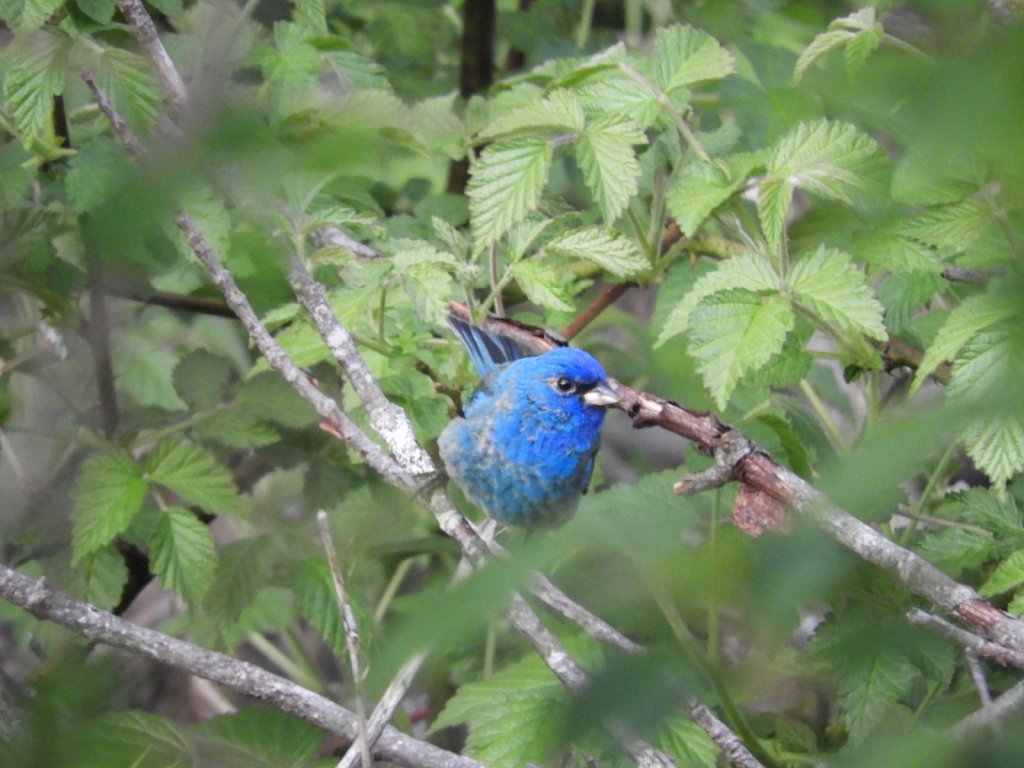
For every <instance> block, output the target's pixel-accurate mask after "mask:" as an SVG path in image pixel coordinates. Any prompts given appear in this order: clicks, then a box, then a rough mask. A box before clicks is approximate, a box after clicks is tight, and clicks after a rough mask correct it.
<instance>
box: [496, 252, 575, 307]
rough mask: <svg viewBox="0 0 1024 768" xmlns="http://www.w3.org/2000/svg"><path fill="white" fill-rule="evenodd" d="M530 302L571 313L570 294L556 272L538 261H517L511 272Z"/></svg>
mask: <svg viewBox="0 0 1024 768" xmlns="http://www.w3.org/2000/svg"><path fill="white" fill-rule="evenodd" d="M509 271H510V272H511V273H512V276H513V277H514V278H515V280H516V282H517V283H519V287H520V288H522V289H523V293H525V294H526V295H527V297H528V298H529V299H530V301H532V302H534V303H536V304H540V305H541V306H542V307H548V308H550V309H557V310H561V311H562V312H569V311H571V310H572V304H571V303H569V296H568V292H567V291H566V289H565V286H564V285H562V283H561V282H559V280H558V275H556V274H555V272H554V270H552V269H551V268H550V267H548V266H545V265H543V264H539V263H537V262H536V261H526V260H523V261H517V262H516V263H515V264H513V265H512V267H511V268H510V270H509Z"/></svg>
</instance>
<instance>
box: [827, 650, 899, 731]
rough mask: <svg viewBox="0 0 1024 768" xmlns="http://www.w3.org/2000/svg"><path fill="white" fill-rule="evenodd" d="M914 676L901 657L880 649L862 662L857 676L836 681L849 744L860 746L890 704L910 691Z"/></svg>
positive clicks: (849, 676)
mask: <svg viewBox="0 0 1024 768" xmlns="http://www.w3.org/2000/svg"><path fill="white" fill-rule="evenodd" d="M915 676H916V670H915V669H914V666H913V665H912V664H911V663H910V661H909V660H908V659H907V658H906V657H905V656H903V655H896V654H892V653H888V652H886V651H884V650H883V651H880V652H878V653H875V654H872V655H871V657H870V658H868V659H867V660H865V663H864V665H863V667H862V668H861V669H860V670H858V674H856V675H848V676H846V677H844V678H843V679H842V680H841V681H840V684H839V702H840V708H841V710H842V713H843V720H844V721H845V722H846V727H847V729H848V730H849V733H850V742H851V743H853V744H862V743H864V741H865V740H866V739H867V738H868V736H870V735H871V732H872V731H873V730H874V728H875V726H877V725H878V724H879V723H880V722H881V721H882V719H883V718H884V717H885V714H886V712H887V711H888V710H889V708H890V707H891V706H892V704H893V703H895V702H896V700H897V699H899V698H900V697H901V696H904V695H905V694H907V693H908V692H909V691H910V687H911V684H912V683H913V681H914V677H915Z"/></svg>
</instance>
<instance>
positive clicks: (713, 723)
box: [689, 699, 764, 768]
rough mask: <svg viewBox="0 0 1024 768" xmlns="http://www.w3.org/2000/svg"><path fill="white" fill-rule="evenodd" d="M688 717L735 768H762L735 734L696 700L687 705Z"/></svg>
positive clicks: (759, 762)
mask: <svg viewBox="0 0 1024 768" xmlns="http://www.w3.org/2000/svg"><path fill="white" fill-rule="evenodd" d="M689 709H690V717H691V718H692V719H693V722H695V723H696V724H697V725H699V726H700V727H701V729H702V730H703V731H704V733H706V734H707V735H708V736H709V737H710V738H711V740H712V741H713V742H715V744H717V745H718V748H719V749H721V750H722V754H723V755H725V759H726V760H728V761H729V762H730V763H732V764H733V765H735V766H736V767H737V768H764V766H763V765H762V763H761V761H759V760H758V759H757V758H756V757H754V756H753V755H752V754H750V750H749V749H747V748H746V747H745V746H743V742H742V741H740V740H739V738H738V737H737V736H736V734H735V733H733V732H732V731H730V730H729V727H728V726H727V725H726V724H725V723H723V722H722V721H721V720H719V719H718V718H717V717H715V715H714V713H713V712H712V711H711V710H710V709H708V708H707V707H706V706H704V705H703V704H701V703H700V702H699V701H697V699H691V700H690V703H689Z"/></svg>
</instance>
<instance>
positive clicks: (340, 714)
mask: <svg viewBox="0 0 1024 768" xmlns="http://www.w3.org/2000/svg"><path fill="white" fill-rule="evenodd" d="M0 597H2V598H4V599H5V600H7V601H8V602H11V603H14V604H15V605H18V606H20V607H22V608H24V609H25V610H27V611H28V612H29V613H31V614H33V615H34V616H36V618H39V619H42V620H44V621H52V622H54V623H56V624H60V625H61V626H62V627H66V628H67V629H70V630H71V631H72V632H75V633H77V634H79V635H82V636H84V637H86V638H88V639H90V640H93V641H95V642H98V643H103V644H105V645H110V646H113V647H115V648H121V649H123V650H126V651H129V652H130V653H134V654H136V655H138V656H143V657H145V658H148V659H153V660H154V661H158V662H160V663H162V664H167V665H168V666H171V667H174V668H175V669H180V670H183V671H185V672H190V673H192V674H194V675H197V676H198V677H202V678H204V679H206V680H210V681H212V682H215V683H219V684H220V685H223V686H226V687H227V688H230V689H231V690H233V691H236V692H238V693H241V694H244V695H246V696H252V697H254V698H256V699H259V700H261V701H266V702H269V703H270V704H272V705H273V706H275V707H277V708H278V709H280V710H282V711H284V712H288V713H290V714H292V715H295V716H296V717H299V718H302V719H303V720H306V721H307V722H310V723H312V724H313V725H316V726H317V727H318V728H323V729H324V730H327V731H329V732H331V733H334V734H337V735H339V736H342V737H344V738H347V739H354V738H355V736H356V732H357V725H356V716H355V715H354V714H353V713H352V712H350V711H349V710H347V709H345V708H344V707H341V706H339V705H338V704H335V703H334V702H333V701H330V700H329V699H326V698H324V697H323V696H321V695H319V694H317V693H313V692H312V691H309V690H307V689H305V688H303V687H302V686H300V685H297V684H296V683H294V682H292V681H291V680H287V679H285V678H283V677H279V676H278V675H274V674H272V673H270V672H267V671H266V670H265V669H262V668H260V667H257V666H256V665H255V664H250V663H249V662H245V661H239V660H238V659H234V658H231V657H230V656H227V655H225V654H223V653H217V652H215V651H209V650H207V649H205V648H201V647H199V646H197V645H193V644H192V643H188V642H186V641H184V640H179V639H177V638H175V637H171V636H169V635H165V634H163V633H161V632H157V631H155V630H152V629H147V628H145V627H140V626H138V625H136V624H132V623H131V622H128V621H125V620H124V619H119V618H118V617H117V616H114V615H113V614H112V613H107V612H106V611H101V610H99V609H98V608H95V607H94V606H91V605H89V604H87V603H83V602H79V601H78V600H74V599H72V598H70V597H68V596H67V595H64V594H62V593H60V592H57V591H55V590H52V589H50V587H49V586H47V585H46V583H45V582H44V581H42V580H40V581H35V580H33V579H30V578H28V577H27V576H23V575H22V574H20V573H18V572H17V571H14V570H11V569H10V568H7V567H6V566H3V565H0ZM376 752H377V754H378V755H380V757H381V758H383V759H387V760H391V761H394V762H397V763H401V764H402V765H408V766H420V767H426V768H482V766H481V765H480V764H479V763H477V762H476V761H475V760H471V759H469V758H467V757H463V756H461V755H456V754H454V753H452V752H448V751H446V750H443V749H440V748H439V747H435V746H434V745H433V744H428V743H427V742H424V741H420V740H418V739H414V738H412V737H411V736H407V735H406V734H404V733H401V732H400V731H398V730H397V729H395V728H385V729H384V731H383V733H382V734H381V737H380V739H379V741H378V742H377V745H376Z"/></svg>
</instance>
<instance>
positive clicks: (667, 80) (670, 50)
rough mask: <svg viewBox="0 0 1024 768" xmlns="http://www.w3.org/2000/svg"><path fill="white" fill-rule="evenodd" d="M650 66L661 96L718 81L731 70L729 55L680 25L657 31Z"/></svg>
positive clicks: (706, 36) (706, 37) (715, 43)
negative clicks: (710, 81) (654, 70)
mask: <svg viewBox="0 0 1024 768" xmlns="http://www.w3.org/2000/svg"><path fill="white" fill-rule="evenodd" d="M654 62H655V69H656V72H657V83H658V85H659V86H660V87H661V90H663V91H664V92H665V93H671V92H672V91H674V90H675V89H676V88H684V87H686V86H689V85H692V84H694V83H699V82H703V81H705V80H719V79H721V78H723V77H725V76H726V75H729V74H731V73H732V71H733V69H734V68H735V62H734V60H733V56H732V54H731V53H729V52H728V51H727V50H725V48H723V47H722V46H721V45H720V44H719V42H718V41H717V40H715V39H714V38H713V37H711V35H709V34H708V33H707V32H703V31H701V30H699V29H694V28H693V27H690V26H684V25H680V24H677V25H675V26H671V27H663V28H661V29H659V30H658V35H657V38H656V39H655V43H654Z"/></svg>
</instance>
